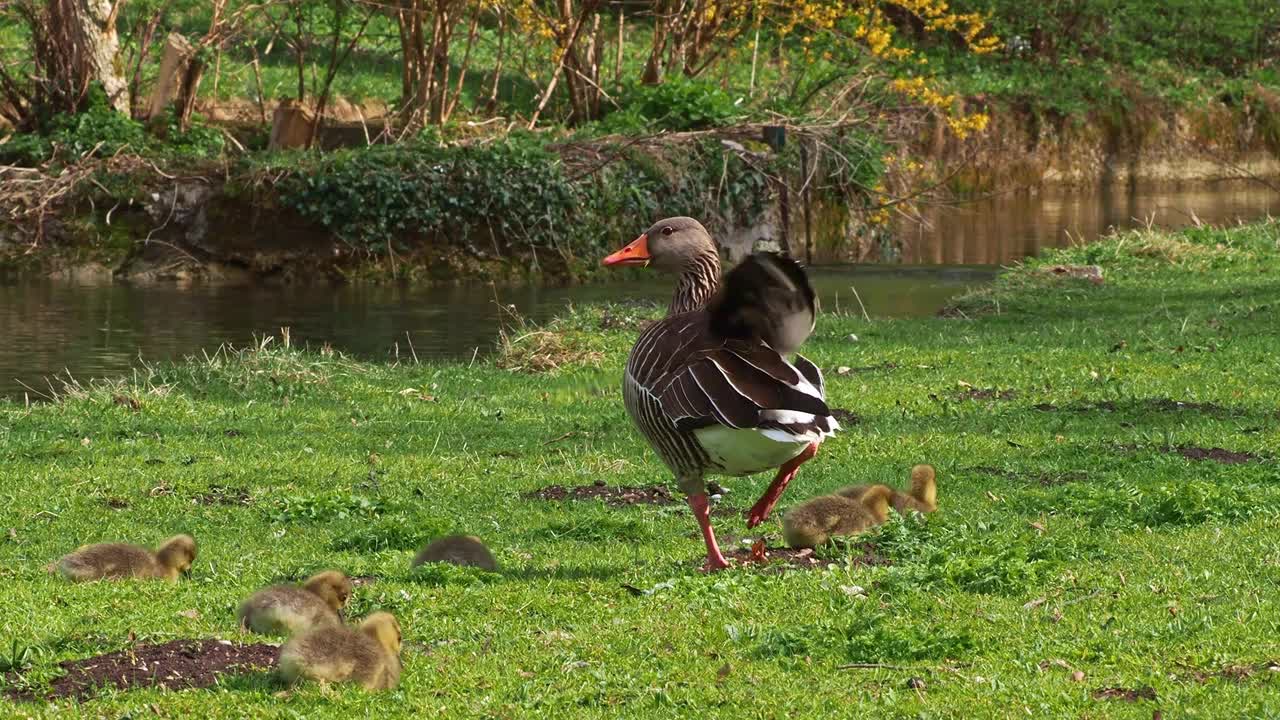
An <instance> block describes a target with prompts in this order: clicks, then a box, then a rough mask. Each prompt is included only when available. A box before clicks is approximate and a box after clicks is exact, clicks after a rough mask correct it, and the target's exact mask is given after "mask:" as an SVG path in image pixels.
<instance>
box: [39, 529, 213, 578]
mask: <svg viewBox="0 0 1280 720" xmlns="http://www.w3.org/2000/svg"><path fill="white" fill-rule="evenodd" d="M195 559H196V541H195V540H194V539H192V537H191V536H190V535H175V536H173V537H171V538H169V539H168V540H165V541H164V542H163V543H161V545H160V547H159V548H157V549H156V551H155V552H154V553H153V552H151V551H150V550H148V549H146V548H143V547H138V546H137V545H128V544H126V543H98V544H96V545H83V546H81V547H80V548H78V549H77V550H76V551H75V552H73V553H71V554H69V555H67V556H66V557H64V558H62V559H61V560H59V561H58V571H59V572H61V573H62V575H63V577H65V578H67V579H68V580H71V581H72V582H86V581H89V580H124V579H128V578H140V579H141V578H159V579H164V580H168V581H169V582H176V581H177V580H178V576H179V575H181V574H183V573H185V572H187V571H188V570H190V569H191V564H192V563H193V562H195Z"/></svg>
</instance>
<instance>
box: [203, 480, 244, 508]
mask: <svg viewBox="0 0 1280 720" xmlns="http://www.w3.org/2000/svg"><path fill="white" fill-rule="evenodd" d="M191 499H192V500H194V501H196V502H197V503H199V504H201V505H252V504H253V497H252V496H251V495H250V494H249V491H248V490H245V489H244V488H231V487H224V486H222V485H210V486H209V489H207V490H205V491H204V492H199V493H196V494H195V495H193V496H192V498H191Z"/></svg>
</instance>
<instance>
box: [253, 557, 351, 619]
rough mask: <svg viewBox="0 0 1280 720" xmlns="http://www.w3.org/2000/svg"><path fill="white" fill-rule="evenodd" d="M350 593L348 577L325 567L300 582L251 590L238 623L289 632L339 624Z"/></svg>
mask: <svg viewBox="0 0 1280 720" xmlns="http://www.w3.org/2000/svg"><path fill="white" fill-rule="evenodd" d="M349 597H351V580H349V579H348V578H347V576H346V575H343V574H342V573H340V572H338V571H337V570H326V571H324V572H322V573H319V574H317V575H313V576H311V577H310V578H308V579H307V581H306V582H305V583H303V584H302V585H301V586H298V585H275V586H272V587H269V588H264V589H262V590H259V591H258V592H256V593H254V594H253V595H251V596H250V597H249V599H248V600H245V601H244V604H243V605H241V606H240V611H239V613H237V617H238V618H239V619H240V627H242V628H244V629H246V630H252V631H254V632H258V633H262V634H263V635H292V634H294V633H296V632H301V631H302V630H306V629H307V628H311V627H317V626H325V625H341V624H342V615H341V613H342V608H343V606H345V605H346V604H347V598H349Z"/></svg>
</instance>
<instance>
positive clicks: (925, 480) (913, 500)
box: [836, 465, 938, 515]
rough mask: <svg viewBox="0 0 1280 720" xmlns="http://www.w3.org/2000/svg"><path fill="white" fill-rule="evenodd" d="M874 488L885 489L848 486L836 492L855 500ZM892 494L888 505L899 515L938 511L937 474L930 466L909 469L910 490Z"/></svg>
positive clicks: (895, 491) (871, 486)
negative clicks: (912, 511) (912, 512)
mask: <svg viewBox="0 0 1280 720" xmlns="http://www.w3.org/2000/svg"><path fill="white" fill-rule="evenodd" d="M875 487H887V486H885V485H850V486H849V487H847V488H842V489H840V490H837V491H836V494H837V495H843V496H844V497H847V498H854V499H857V498H859V497H861V496H862V494H863V493H865V492H866V491H867V490H870V489H871V488H875ZM890 490H891V492H892V493H893V495H892V497H891V498H890V499H889V503H890V504H891V505H893V509H894V510H897V511H898V514H899V515H905V514H907V513H908V512H909V511H911V510H915V511H917V512H922V513H931V512H933V511H934V510H937V509H938V480H937V473H935V472H934V470H933V466H932V465H916V466H915V467H913V468H911V490H910V491H908V492H905V493H904V492H902V491H901V490H893V489H892V488H891V489H890Z"/></svg>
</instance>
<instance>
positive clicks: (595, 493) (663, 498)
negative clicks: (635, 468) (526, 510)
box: [524, 480, 679, 507]
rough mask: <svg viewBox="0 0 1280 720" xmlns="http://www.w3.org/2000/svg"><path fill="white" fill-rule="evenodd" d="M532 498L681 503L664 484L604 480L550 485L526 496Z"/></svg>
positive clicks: (620, 504) (622, 503)
mask: <svg viewBox="0 0 1280 720" xmlns="http://www.w3.org/2000/svg"><path fill="white" fill-rule="evenodd" d="M524 497H525V498H527V499H530V500H550V501H553V502H563V501H565V500H602V501H604V504H606V505H612V506H613V507H626V506H629V505H676V504H678V503H679V501H678V500H676V499H675V498H674V497H672V496H671V491H670V490H668V489H667V488H666V486H664V485H645V486H633V485H617V486H610V485H608V484H606V483H605V482H604V481H603V480H597V481H596V482H595V483H593V484H591V485H579V486H578V487H565V486H563V485H548V486H547V487H544V488H542V489H541V490H536V491H534V492H531V493H529V494H527V495H525V496H524Z"/></svg>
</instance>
